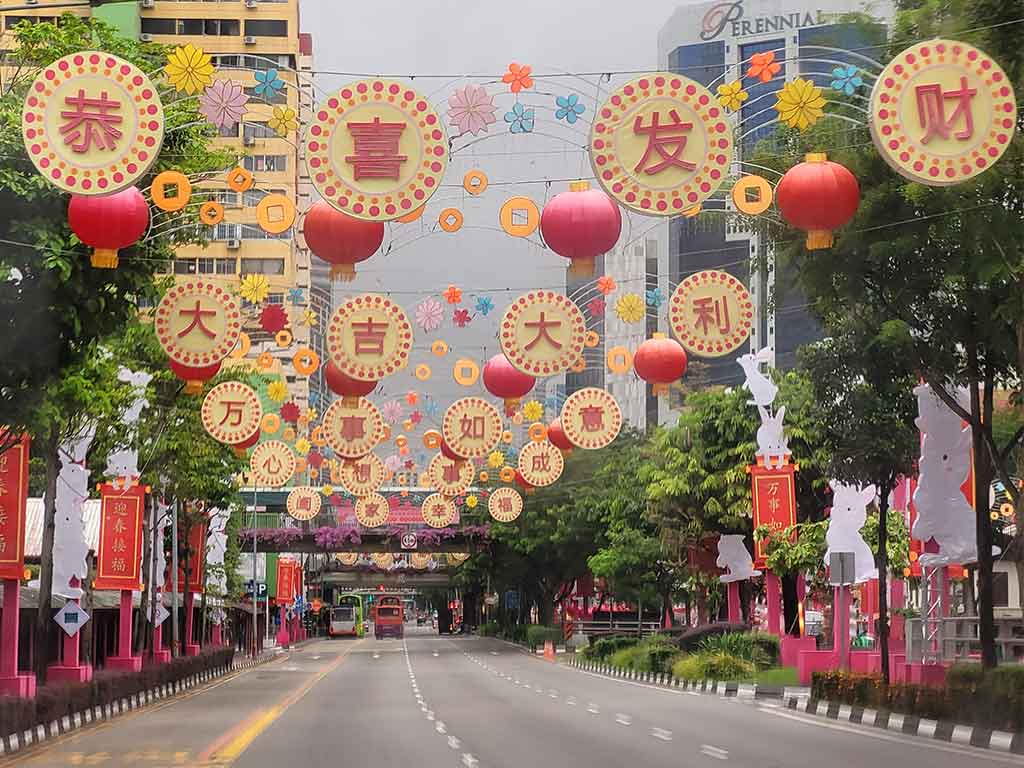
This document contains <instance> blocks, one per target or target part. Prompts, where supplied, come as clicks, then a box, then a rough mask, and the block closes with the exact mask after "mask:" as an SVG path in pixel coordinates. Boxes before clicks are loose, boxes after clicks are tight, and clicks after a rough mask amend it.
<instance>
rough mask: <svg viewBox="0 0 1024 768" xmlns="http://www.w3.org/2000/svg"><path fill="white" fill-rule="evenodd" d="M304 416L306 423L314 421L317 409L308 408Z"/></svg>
mask: <svg viewBox="0 0 1024 768" xmlns="http://www.w3.org/2000/svg"><path fill="white" fill-rule="evenodd" d="M302 416H303V417H304V418H305V419H306V421H314V420H315V419H316V416H317V414H316V408H307V409H306V410H305V411H303V413H302Z"/></svg>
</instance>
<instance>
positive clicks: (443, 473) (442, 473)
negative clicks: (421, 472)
mask: <svg viewBox="0 0 1024 768" xmlns="http://www.w3.org/2000/svg"><path fill="white" fill-rule="evenodd" d="M426 474H427V480H428V481H429V484H430V487H431V488H433V489H434V490H436V491H438V492H439V493H443V494H444V495H445V496H458V495H460V494H463V493H465V492H466V491H468V490H469V487H470V486H471V485H472V484H473V476H474V475H475V474H476V470H475V469H474V468H473V462H471V461H452V460H451V459H449V458H448V457H447V456H445V455H444V454H441V453H436V454H434V458H432V459H431V460H430V464H428V465H427V473H426Z"/></svg>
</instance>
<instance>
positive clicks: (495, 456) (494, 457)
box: [487, 451, 505, 469]
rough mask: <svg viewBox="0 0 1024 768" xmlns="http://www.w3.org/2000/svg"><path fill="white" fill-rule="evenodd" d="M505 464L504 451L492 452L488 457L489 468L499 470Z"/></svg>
mask: <svg viewBox="0 0 1024 768" xmlns="http://www.w3.org/2000/svg"><path fill="white" fill-rule="evenodd" d="M504 464H505V454H504V452H502V451H491V452H490V453H489V454H488V455H487V466H488V467H490V468H491V469H498V468H499V467H501V466H503V465H504Z"/></svg>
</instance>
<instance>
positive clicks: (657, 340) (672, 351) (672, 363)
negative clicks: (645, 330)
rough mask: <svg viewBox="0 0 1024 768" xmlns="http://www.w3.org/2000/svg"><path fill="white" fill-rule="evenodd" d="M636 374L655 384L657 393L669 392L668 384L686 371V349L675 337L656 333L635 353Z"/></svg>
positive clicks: (654, 390) (634, 366)
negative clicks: (671, 337)
mask: <svg viewBox="0 0 1024 768" xmlns="http://www.w3.org/2000/svg"><path fill="white" fill-rule="evenodd" d="M633 370H634V371H636V375H637V376H639V377H640V378H641V379H643V380H644V381H646V382H648V383H649V384H653V385H654V387H653V390H652V391H653V392H654V394H655V395H664V394H668V385H669V384H671V383H672V382H674V381H678V380H679V379H681V378H682V377H683V374H684V373H686V350H684V349H683V347H682V345H681V344H680V343H679V342H678V341H676V340H675V339H670V338H668V337H667V336H666V335H665V334H664V333H656V334H654V335H653V336H652V337H651V338H649V339H647V340H646V341H645V342H644V343H643V344H641V345H640V346H639V347H638V348H637V350H636V354H634V355H633Z"/></svg>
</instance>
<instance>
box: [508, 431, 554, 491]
mask: <svg viewBox="0 0 1024 768" xmlns="http://www.w3.org/2000/svg"><path fill="white" fill-rule="evenodd" d="M518 466H519V474H521V475H522V476H523V478H524V479H525V480H526V482H528V483H529V484H530V485H533V486H536V487H537V488H542V487H543V486H545V485H551V484H552V483H553V482H555V481H556V480H557V479H558V478H560V477H561V476H562V469H563V468H564V467H565V459H563V458H562V452H561V451H560V450H558V449H557V448H556V447H555V446H553V445H552V444H551V443H549V442H548V441H547V440H545V441H544V442H537V443H534V442H530V443H527V444H526V445H524V446H523V449H522V450H521V451H519V462H518Z"/></svg>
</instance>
